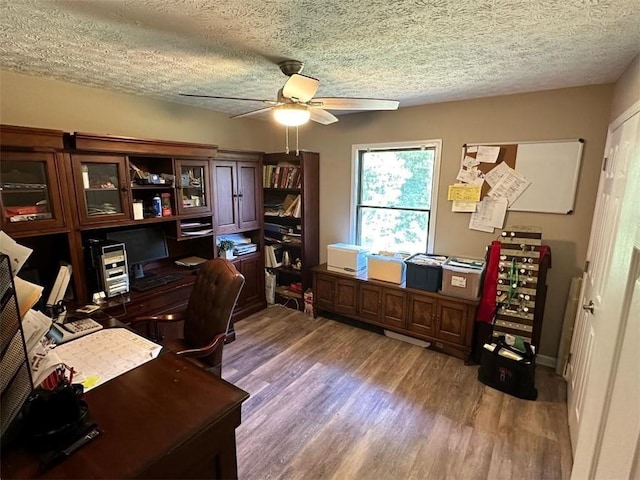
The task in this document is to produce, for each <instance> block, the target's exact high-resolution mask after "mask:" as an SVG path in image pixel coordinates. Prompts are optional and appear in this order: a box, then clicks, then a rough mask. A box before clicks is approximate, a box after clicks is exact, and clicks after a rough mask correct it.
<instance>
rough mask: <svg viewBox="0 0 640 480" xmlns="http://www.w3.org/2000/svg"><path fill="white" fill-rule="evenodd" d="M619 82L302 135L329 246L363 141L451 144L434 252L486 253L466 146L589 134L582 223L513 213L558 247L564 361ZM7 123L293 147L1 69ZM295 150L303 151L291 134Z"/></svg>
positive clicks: (554, 292)
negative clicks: (461, 183) (468, 189)
mask: <svg viewBox="0 0 640 480" xmlns="http://www.w3.org/2000/svg"><path fill="white" fill-rule="evenodd" d="M612 90H613V87H612V86H611V85H601V86H591V87H580V88H571V89H564V90H556V91H547V92H538V93H530V94H522V95H510V96H502V97H493V98H485V99H477V100H469V101H460V102H450V103H442V104H435V105H426V106H419V107H410V108H402V109H400V110H398V111H396V112H375V113H368V114H354V115H347V116H342V117H341V119H340V122H339V123H337V124H334V125H329V126H319V125H315V124H314V125H306V126H304V127H303V128H301V129H300V147H301V148H305V149H307V150H312V151H318V152H319V153H320V164H321V168H320V245H321V259H322V261H324V260H325V259H326V245H327V244H329V243H333V242H336V241H346V240H348V232H349V210H348V208H347V207H348V205H349V201H350V188H351V187H350V181H351V146H352V145H353V144H359V143H368V142H370V143H380V142H399V141H409V140H428V139H442V140H443V152H442V167H441V172H440V184H441V186H442V188H441V190H440V195H439V199H438V204H439V207H440V208H439V211H438V215H437V224H436V244H435V250H436V252H438V253H443V254H454V255H467V256H476V257H478V256H482V255H483V254H484V249H485V247H486V246H487V245H488V244H489V243H490V242H491V240H493V239H494V238H496V235H494V234H485V233H481V232H474V231H470V230H468V228H467V226H468V222H469V215H468V214H453V213H451V212H450V203H449V202H447V201H446V188H445V187H446V185H448V184H450V183H452V182H453V181H454V179H455V176H456V172H457V170H458V167H459V162H460V152H461V146H462V144H464V143H473V142H513V141H529V140H553V139H566V138H584V139H585V140H586V143H585V148H584V155H583V162H582V168H581V172H580V179H579V185H578V191H577V198H576V207H575V213H574V214H572V215H551V214H546V215H542V214H534V213H523V212H512V213H509V215H508V217H507V224H508V225H509V224H522V225H536V226H540V227H542V229H543V238H544V241H545V242H546V243H547V244H549V245H550V246H551V249H552V253H553V268H552V270H551V271H550V276H549V297H548V301H547V308H546V313H545V323H544V328H543V332H542V348H541V353H542V354H544V355H549V356H555V355H556V352H557V344H558V338H559V335H560V328H561V321H562V317H563V313H564V306H565V300H566V294H567V291H568V288H569V281H570V278H571V276H573V275H579V274H580V273H581V269H582V266H583V262H584V259H585V256H586V249H587V243H588V238H589V229H590V225H591V218H592V215H593V206H594V202H595V193H596V189H597V185H598V176H599V171H600V165H601V158H602V152H603V151H604V141H605V137H606V128H607V124H608V118H609V114H610V111H611V97H612ZM0 122H1V123H6V124H12V125H24V126H32V127H41V128H55V129H61V130H65V131H70V132H72V131H83V132H90V133H97V134H107V133H109V134H114V135H123V136H132V137H143V138H158V139H166V140H180V141H192V142H202V143H214V144H218V145H220V146H222V147H226V148H243V149H249V150H265V151H284V148H285V135H284V129H283V128H281V127H278V126H275V125H273V124H272V123H265V122H261V121H257V120H248V119H235V120H233V121H231V120H229V119H228V118H227V115H224V114H219V113H214V112H210V111H207V110H203V109H197V108H190V107H186V106H182V105H177V104H171V103H166V102H160V101H155V100H149V99H145V98H142V97H137V96H132V95H124V94H117V93H111V92H106V91H103V90H98V89H94V88H88V87H81V86H78V85H73V84H69V83H64V82H58V81H54V80H44V79H37V78H33V77H28V76H24V75H19V74H14V73H9V72H0ZM290 146H291V147H292V149H293V148H294V147H295V136H294V134H293V132H292V135H291V138H290Z"/></svg>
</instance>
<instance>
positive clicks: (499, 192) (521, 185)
mask: <svg viewBox="0 0 640 480" xmlns="http://www.w3.org/2000/svg"><path fill="white" fill-rule="evenodd" d="M529 185H531V181H530V180H528V179H527V178H526V177H525V176H524V175H522V174H521V173H519V172H516V171H515V170H514V169H512V168H510V169H509V171H507V172H506V173H505V174H504V175H502V177H501V178H500V180H498V183H497V184H496V185H495V186H494V187H493V188H492V189H491V190H489V194H488V195H489V196H490V197H493V198H506V199H507V200H508V201H509V206H511V205H512V204H513V202H515V201H516V200H517V199H518V197H519V196H520V195H522V193H523V192H524V191H525V190H526V189H527V188H528V187H529Z"/></svg>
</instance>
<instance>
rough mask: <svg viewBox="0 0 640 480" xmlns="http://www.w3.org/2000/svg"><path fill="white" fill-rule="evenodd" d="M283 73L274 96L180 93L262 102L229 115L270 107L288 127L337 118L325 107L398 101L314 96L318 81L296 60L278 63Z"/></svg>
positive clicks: (391, 106) (393, 106) (373, 106)
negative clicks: (274, 98) (274, 97)
mask: <svg viewBox="0 0 640 480" xmlns="http://www.w3.org/2000/svg"><path fill="white" fill-rule="evenodd" d="M278 66H279V67H280V70H281V71H282V73H284V74H285V75H287V76H288V77H289V79H288V80H287V81H286V82H285V84H284V86H283V87H282V88H281V89H280V90H278V96H277V99H276V100H263V99H258V98H238V97H220V96H214V95H196V94H189V93H181V94H180V95H181V96H183V97H196V98H218V99H223V100H243V101H251V102H262V103H264V104H266V105H268V107H265V108H260V109H258V110H253V111H250V112H247V113H242V114H240V115H234V116H233V117H231V118H240V117H248V116H251V115H257V114H260V113H264V112H268V111H271V110H272V111H273V114H274V117H275V119H276V121H277V122H279V123H281V124H283V125H286V126H288V127H295V126H298V125H302V124H304V123H306V122H307V121H308V120H312V121H314V122H317V123H321V124H322V125H329V124H331V123H335V122H337V121H338V119H337V118H336V117H335V116H334V115H333V114H331V113H329V112H327V110H397V108H398V104H399V102H398V101H396V100H379V99H373V98H338V97H322V98H321V97H318V98H314V97H313V96H314V95H315V93H316V91H317V90H318V87H319V86H320V81H319V80H317V79H315V78H312V77H308V76H306V75H301V74H300V72H301V71H302V69H303V67H304V63H302V62H300V61H298V60H286V61H284V62H280V63H278Z"/></svg>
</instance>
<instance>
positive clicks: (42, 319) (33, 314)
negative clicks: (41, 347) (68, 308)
mask: <svg viewBox="0 0 640 480" xmlns="http://www.w3.org/2000/svg"><path fill="white" fill-rule="evenodd" d="M52 323H53V321H52V320H51V319H50V318H49V317H47V316H46V315H45V314H44V313H42V312H38V311H37V310H29V311H28V312H27V313H26V314H25V315H24V316H23V317H22V332H23V333H24V343H25V344H26V346H27V352H31V351H32V350H33V349H34V348H35V346H36V344H37V343H38V342H39V341H40V340H41V339H42V337H44V336H45V335H46V334H47V332H48V331H49V329H50V328H51V324H52Z"/></svg>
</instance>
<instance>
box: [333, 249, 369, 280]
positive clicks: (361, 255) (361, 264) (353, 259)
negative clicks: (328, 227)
mask: <svg viewBox="0 0 640 480" xmlns="http://www.w3.org/2000/svg"><path fill="white" fill-rule="evenodd" d="M367 253H368V250H367V249H366V248H364V247H361V246H360V245H352V244H349V243H334V244H331V245H327V270H329V271H331V272H340V273H346V274H347V275H357V274H359V273H363V272H365V271H366V270H367Z"/></svg>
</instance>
